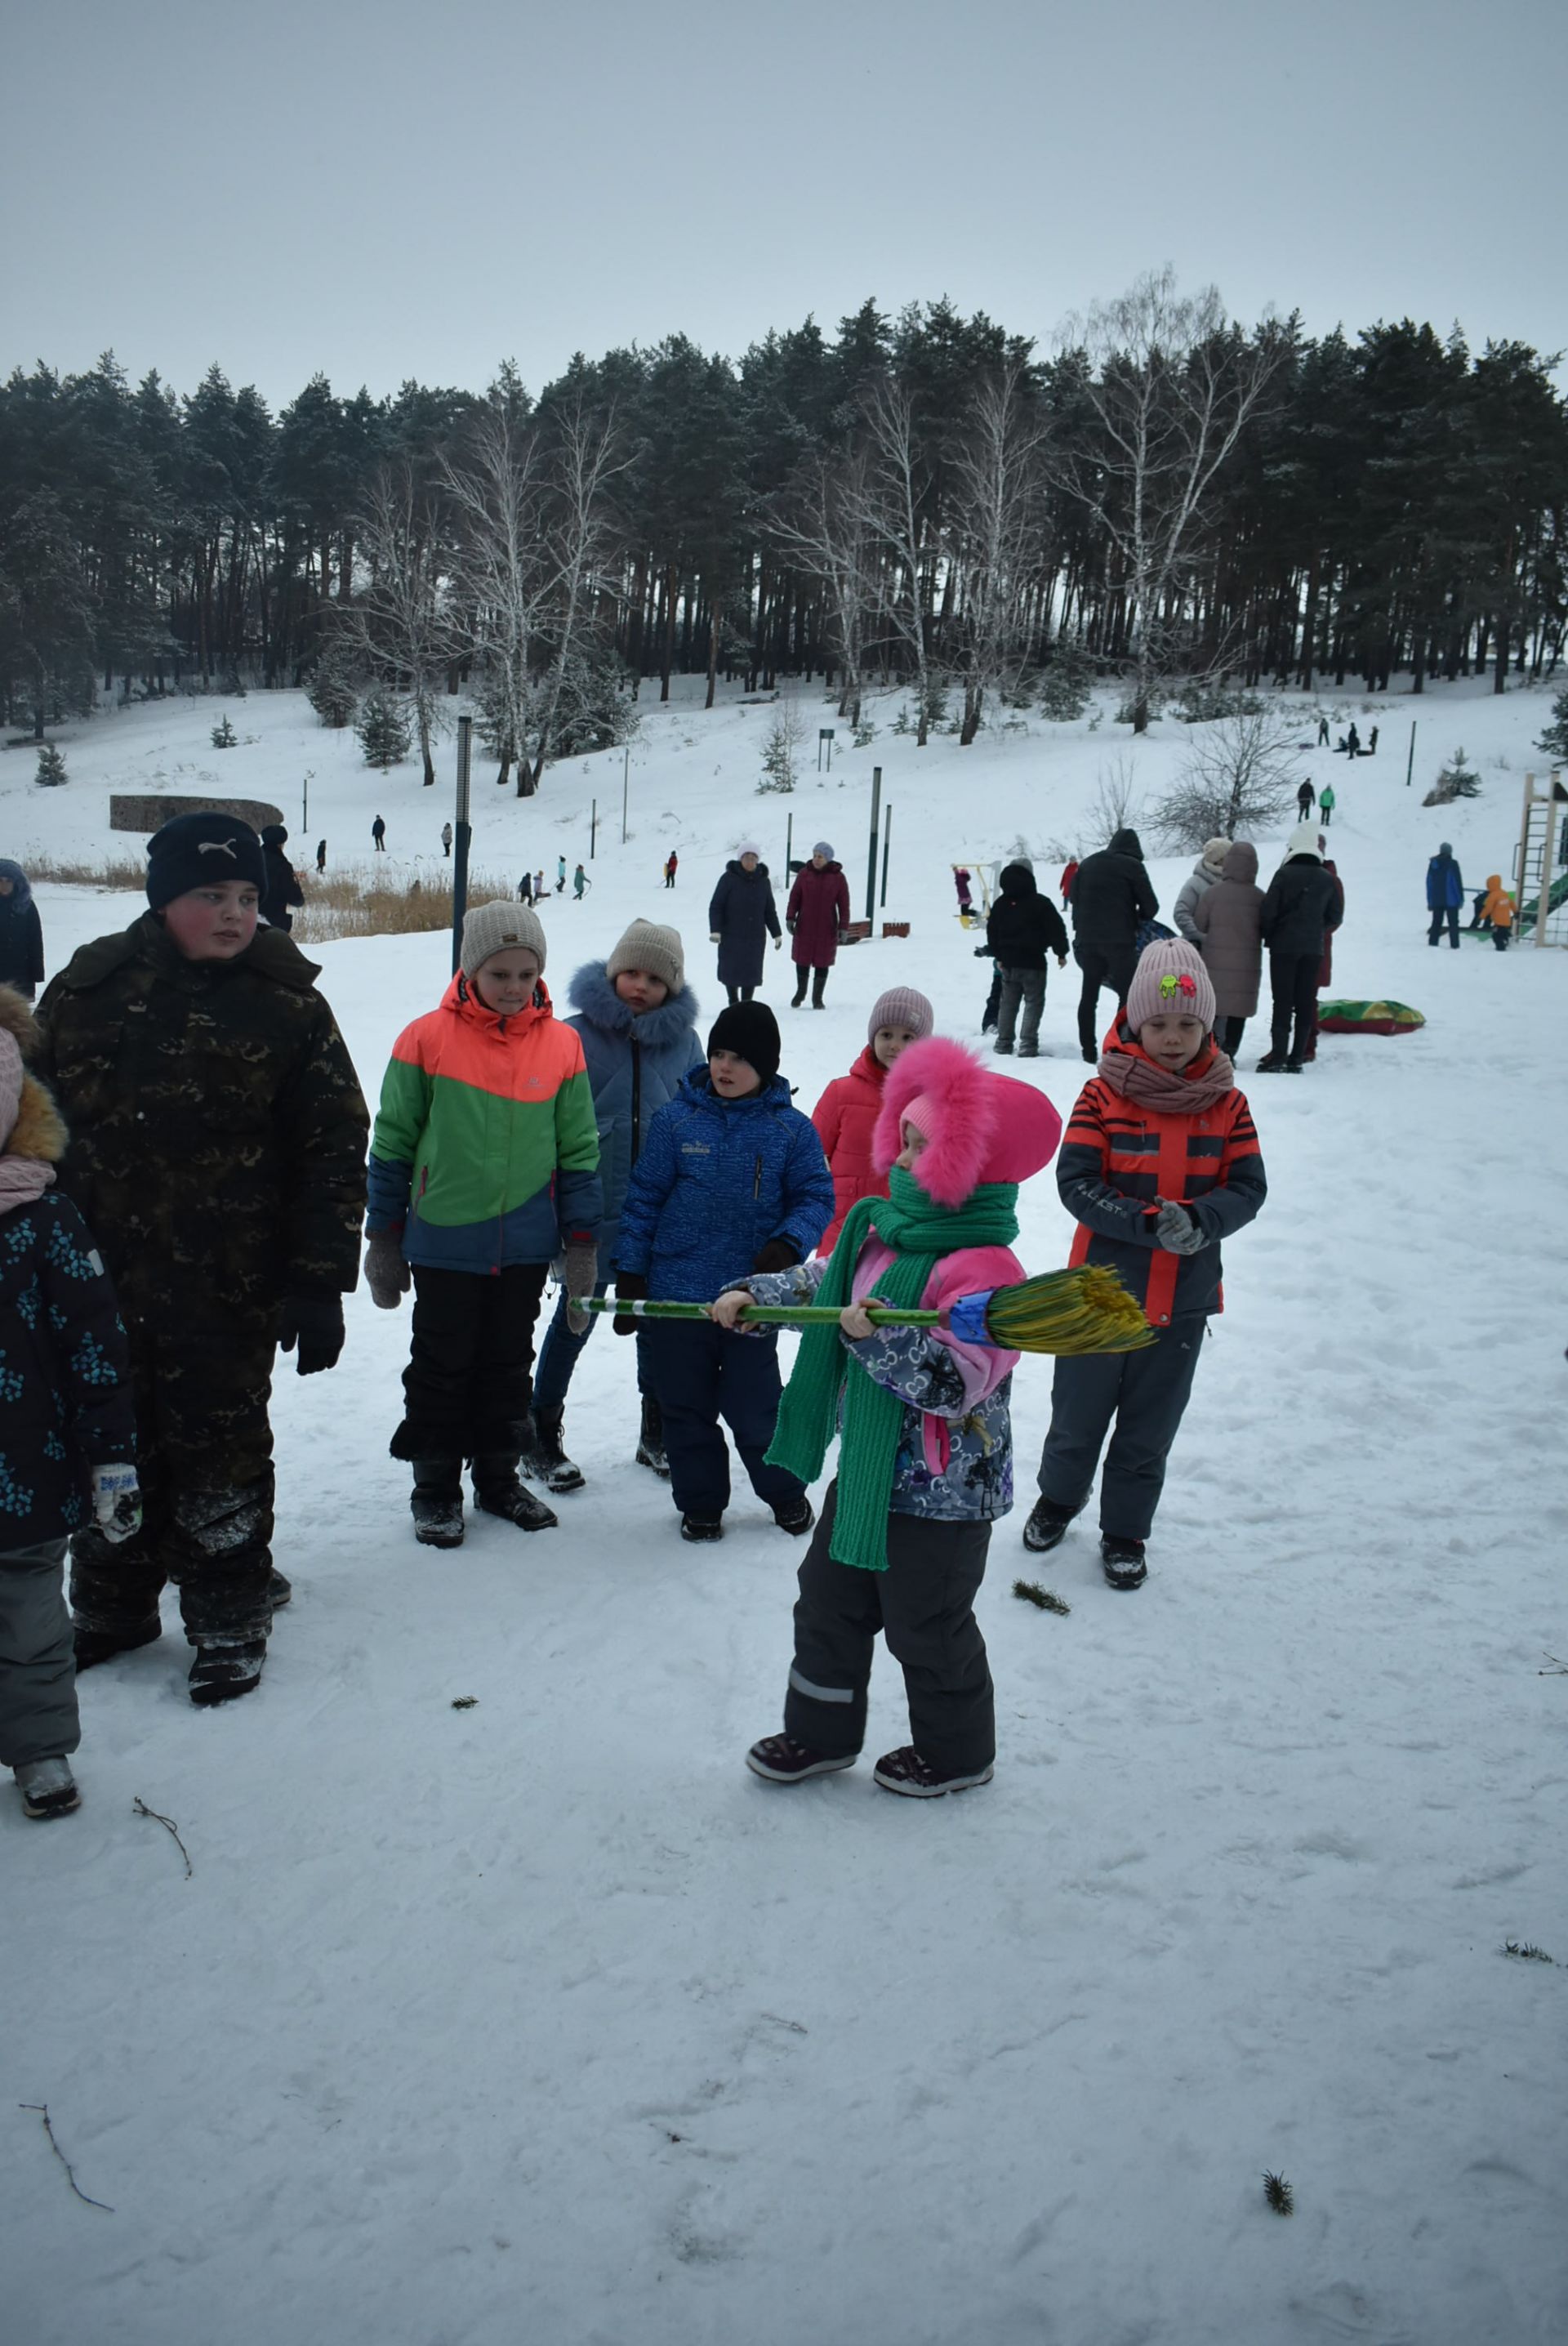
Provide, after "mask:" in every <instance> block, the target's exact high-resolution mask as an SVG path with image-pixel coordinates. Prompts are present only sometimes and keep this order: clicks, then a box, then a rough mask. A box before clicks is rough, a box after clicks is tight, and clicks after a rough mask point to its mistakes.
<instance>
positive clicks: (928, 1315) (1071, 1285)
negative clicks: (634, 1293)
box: [575, 1263, 1155, 1353]
mask: <svg viewBox="0 0 1568 2346" xmlns="http://www.w3.org/2000/svg"><path fill="white" fill-rule="evenodd" d="M575 1309H576V1310H578V1311H610V1312H617V1313H624V1314H625V1315H626V1317H627V1318H628V1319H633V1320H706V1319H707V1317H708V1306H707V1304H706V1303H650V1302H647V1301H645V1300H642V1299H629V1300H627V1301H619V1300H618V1299H617V1298H616V1297H615V1296H613V1295H590V1296H584V1297H582V1298H580V1299H578V1300H576V1302H575ZM741 1317H742V1319H743V1321H745V1322H746V1324H747V1326H748V1327H751V1328H810V1327H814V1326H817V1325H819V1324H822V1323H825V1322H827V1321H830V1320H833V1321H836V1320H837V1319H838V1317H839V1306H838V1305H837V1304H833V1303H751V1304H748V1306H747V1308H746V1310H745V1311H744V1312H743V1313H742V1314H741ZM867 1317H868V1319H869V1320H870V1321H871V1325H872V1326H873V1327H874V1328H934V1327H935V1326H936V1325H937V1323H938V1321H942V1320H944V1319H945V1321H947V1324H948V1326H949V1327H950V1328H951V1330H952V1333H953V1334H954V1335H955V1336H956V1337H957V1338H958V1339H959V1341H960V1342H961V1343H966V1344H992V1345H995V1346H996V1347H998V1348H999V1349H1000V1350H1003V1351H1005V1352H1055V1353H1064V1352H1140V1351H1141V1350H1142V1349H1143V1347H1144V1346H1145V1344H1152V1343H1153V1342H1154V1340H1155V1331H1154V1330H1153V1329H1152V1328H1151V1327H1150V1326H1149V1323H1148V1321H1146V1320H1145V1317H1144V1314H1143V1310H1142V1307H1141V1305H1139V1304H1138V1302H1137V1301H1135V1298H1134V1297H1132V1296H1131V1295H1129V1294H1128V1292H1127V1290H1126V1289H1125V1287H1124V1286H1123V1285H1122V1282H1121V1280H1119V1279H1118V1278H1117V1276H1116V1274H1115V1271H1114V1270H1106V1269H1105V1266H1104V1265H1103V1264H1101V1263H1082V1264H1080V1265H1079V1267H1078V1269H1077V1270H1047V1271H1043V1272H1042V1273H1041V1274H1040V1276H1039V1277H1038V1278H1037V1279H1025V1280H1022V1281H1021V1283H1020V1284H1019V1285H1018V1286H1016V1287H993V1288H988V1289H986V1290H983V1292H982V1293H980V1294H978V1295H961V1296H960V1297H959V1299H958V1301H957V1302H956V1303H954V1304H952V1306H951V1307H950V1309H949V1310H948V1311H945V1312H942V1311H881V1310H872V1311H870V1312H868V1314H867Z"/></svg>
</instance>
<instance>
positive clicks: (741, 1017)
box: [708, 1002, 784, 1086]
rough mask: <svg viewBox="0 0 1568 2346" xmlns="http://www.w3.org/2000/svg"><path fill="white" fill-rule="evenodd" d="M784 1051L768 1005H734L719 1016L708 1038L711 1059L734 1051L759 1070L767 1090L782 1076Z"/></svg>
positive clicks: (776, 1025) (749, 1003)
mask: <svg viewBox="0 0 1568 2346" xmlns="http://www.w3.org/2000/svg"><path fill="white" fill-rule="evenodd" d="M783 1047H784V1046H783V1045H782V1043H781V1042H780V1041H779V1021H778V1020H777V1018H775V1017H774V1015H773V1013H772V1012H771V1010H769V1007H768V1005H767V1004H766V1003H765V1002H732V1003H731V1004H730V1005H729V1007H728V1010H721V1011H720V1012H719V1014H718V1017H717V1018H716V1019H715V1020H714V1022H713V1025H712V1027H711V1029H710V1030H709V1033H708V1057H709V1058H710V1059H711V1058H712V1056H713V1055H714V1053H715V1051H733V1052H734V1053H735V1056H736V1057H737V1058H738V1059H744V1060H745V1061H746V1062H747V1064H748V1066H753V1067H755V1068H756V1070H757V1072H758V1074H759V1076H761V1078H762V1081H763V1084H764V1086H767V1085H769V1084H770V1083H771V1082H772V1081H773V1078H774V1076H776V1075H777V1074H778V1073H779V1054H780V1052H781V1051H782V1049H783Z"/></svg>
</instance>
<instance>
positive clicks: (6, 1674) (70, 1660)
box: [0, 1539, 82, 1768]
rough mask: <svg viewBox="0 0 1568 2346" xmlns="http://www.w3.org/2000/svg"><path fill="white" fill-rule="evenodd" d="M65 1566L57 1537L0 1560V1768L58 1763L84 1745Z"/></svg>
mask: <svg viewBox="0 0 1568 2346" xmlns="http://www.w3.org/2000/svg"><path fill="white" fill-rule="evenodd" d="M65 1562H66V1543H65V1541H64V1540H63V1539H52V1540H39V1541H38V1542H37V1543H36V1545H34V1546H32V1547H14V1548H9V1549H7V1550H6V1551H5V1553H4V1554H3V1555H0V1768H21V1767H24V1766H25V1764H26V1762H27V1761H28V1760H62V1759H64V1758H65V1757H66V1753H67V1752H71V1751H74V1750H75V1749H76V1746H77V1744H78V1743H79V1742H80V1741H81V1739H82V1729H81V1721H80V1719H78V1717H77V1713H76V1656H75V1654H74V1653H73V1651H72V1647H71V1617H70V1615H69V1614H68V1613H67V1612H66V1592H65V1586H64V1581H65V1573H64V1567H65Z"/></svg>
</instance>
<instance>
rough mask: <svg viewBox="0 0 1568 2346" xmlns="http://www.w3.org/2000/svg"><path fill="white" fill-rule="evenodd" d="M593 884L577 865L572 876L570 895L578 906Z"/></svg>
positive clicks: (580, 866) (579, 865)
mask: <svg viewBox="0 0 1568 2346" xmlns="http://www.w3.org/2000/svg"><path fill="white" fill-rule="evenodd" d="M593 884H594V883H593V882H592V881H591V880H590V879H589V877H588V875H587V873H586V872H585V871H584V869H583V867H582V865H581V864H580V863H579V864H578V866H577V868H576V870H575V872H573V874H572V895H573V898H574V900H575V902H576V903H579V904H580V903H582V901H583V898H584V897H585V895H586V893H587V892H588V890H589V889H590V888H591V887H592V886H593Z"/></svg>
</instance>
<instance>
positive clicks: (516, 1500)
mask: <svg viewBox="0 0 1568 2346" xmlns="http://www.w3.org/2000/svg"><path fill="white" fill-rule="evenodd" d="M473 1500H474V1505H476V1506H479V1507H483V1509H484V1513H485V1514H486V1515H500V1516H502V1517H503V1518H504V1520H505V1521H506V1522H507V1523H509V1524H515V1525H516V1526H517V1528H518V1530H519V1531H520V1532H547V1531H550V1530H552V1529H553V1528H554V1526H555V1525H556V1524H558V1523H559V1522H560V1520H561V1518H560V1517H559V1515H556V1514H555V1512H554V1510H553V1509H552V1508H549V1507H547V1506H546V1505H545V1502H544V1500H543V1499H536V1498H535V1496H534V1494H533V1492H532V1491H531V1490H529V1488H528V1486H527V1484H525V1483H520V1482H519V1481H518V1479H517V1455H516V1453H515V1452H514V1451H510V1450H504V1451H492V1452H490V1453H489V1454H487V1455H486V1456H484V1457H483V1458H476V1459H475V1460H474V1462H473Z"/></svg>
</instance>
